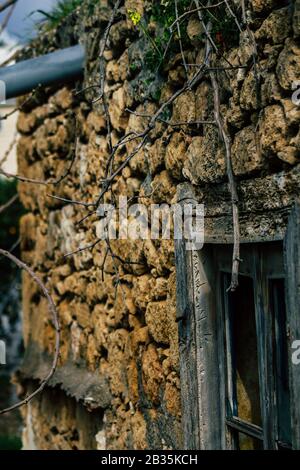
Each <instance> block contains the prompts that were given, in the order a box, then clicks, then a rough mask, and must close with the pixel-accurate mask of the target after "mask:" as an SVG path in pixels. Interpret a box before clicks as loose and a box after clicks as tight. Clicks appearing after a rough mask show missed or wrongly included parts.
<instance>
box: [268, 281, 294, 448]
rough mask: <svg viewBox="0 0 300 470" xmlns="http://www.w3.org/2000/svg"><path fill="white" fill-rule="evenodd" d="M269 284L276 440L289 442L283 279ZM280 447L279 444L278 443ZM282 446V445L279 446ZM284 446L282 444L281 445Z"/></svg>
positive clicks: (287, 363) (289, 426) (289, 419)
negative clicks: (275, 398)
mask: <svg viewBox="0 0 300 470" xmlns="http://www.w3.org/2000/svg"><path fill="white" fill-rule="evenodd" d="M270 284H271V289H270V291H271V308H272V313H273V318H274V322H273V324H274V328H273V344H274V375H275V384H276V392H277V400H276V407H277V417H278V440H279V441H280V442H281V443H282V444H284V443H285V444H291V441H292V439H291V437H292V436H291V434H292V430H291V411H290V393H289V361H288V349H287V332H286V311H285V298H284V280H283V279H276V280H272V281H270ZM279 447H280V445H279ZM281 447H282V446H281ZM283 447H284V446H283Z"/></svg>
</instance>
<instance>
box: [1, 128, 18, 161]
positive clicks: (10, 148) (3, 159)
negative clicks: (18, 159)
mask: <svg viewBox="0 0 300 470" xmlns="http://www.w3.org/2000/svg"><path fill="white" fill-rule="evenodd" d="M17 138H18V136H17V133H15V135H14V138H13V140H12V142H11V143H10V145H9V147H8V149H7V150H6V152H5V154H4V155H3V157H2V158H1V160H0V168H1V167H2V165H3V164H4V163H5V162H6V160H7V159H8V157H9V155H10V152H11V151H12V149H13V148H14V146H15V145H16V143H17Z"/></svg>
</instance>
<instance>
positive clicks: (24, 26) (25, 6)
mask: <svg viewBox="0 0 300 470" xmlns="http://www.w3.org/2000/svg"><path fill="white" fill-rule="evenodd" d="M2 1H3V0H0V4H1V3H2ZM56 3H57V0H42V1H41V0H18V3H17V6H16V7H15V10H14V13H13V15H12V17H11V19H10V22H9V24H8V27H7V30H8V32H9V33H10V34H13V35H15V36H17V37H18V39H19V40H20V41H21V42H25V41H26V40H27V39H28V38H29V37H30V36H31V37H32V36H33V35H34V23H35V22H36V21H38V19H39V18H41V15H40V14H38V13H34V14H33V15H31V13H32V12H34V11H35V10H39V9H40V10H45V11H49V10H51V8H52V7H53V6H54V5H55V4H56ZM7 11H8V10H6V11H5V12H3V13H2V14H0V23H1V21H3V18H4V16H5V15H6V14H7ZM29 15H31V16H29Z"/></svg>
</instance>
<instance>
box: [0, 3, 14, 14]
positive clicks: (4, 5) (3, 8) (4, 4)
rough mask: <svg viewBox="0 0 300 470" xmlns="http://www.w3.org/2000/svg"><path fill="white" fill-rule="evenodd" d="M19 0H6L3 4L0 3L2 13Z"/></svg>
mask: <svg viewBox="0 0 300 470" xmlns="http://www.w3.org/2000/svg"><path fill="white" fill-rule="evenodd" d="M17 1H18V0H7V1H6V2H4V3H2V5H0V13H1V12H2V11H4V10H6V8H8V7H10V6H11V5H14V4H15V3H17Z"/></svg>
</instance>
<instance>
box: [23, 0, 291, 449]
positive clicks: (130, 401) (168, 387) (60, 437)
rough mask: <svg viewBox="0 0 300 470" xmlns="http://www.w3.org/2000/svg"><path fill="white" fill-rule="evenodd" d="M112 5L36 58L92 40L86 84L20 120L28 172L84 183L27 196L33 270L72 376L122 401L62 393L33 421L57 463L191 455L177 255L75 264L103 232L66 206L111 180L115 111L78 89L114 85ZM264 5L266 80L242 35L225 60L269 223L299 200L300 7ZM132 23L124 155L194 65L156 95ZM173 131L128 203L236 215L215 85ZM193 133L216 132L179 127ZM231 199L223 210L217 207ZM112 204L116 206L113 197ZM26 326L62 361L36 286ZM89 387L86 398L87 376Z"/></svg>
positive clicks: (230, 94)
mask: <svg viewBox="0 0 300 470" xmlns="http://www.w3.org/2000/svg"><path fill="white" fill-rule="evenodd" d="M112 3H113V2H106V1H103V2H99V5H97V6H96V7H95V10H94V12H93V14H91V13H90V9H89V8H87V6H86V2H83V7H82V9H81V11H80V14H79V13H76V12H75V13H74V15H72V17H71V19H70V18H69V19H67V20H66V21H65V23H62V25H61V26H60V27H59V28H58V30H57V31H56V32H54V33H45V34H44V36H42V38H41V39H40V40H39V41H35V42H34V43H33V45H32V47H31V48H29V49H28V50H27V51H25V52H24V56H25V57H26V55H27V56H30V55H32V54H33V55H40V54H42V53H46V52H49V51H52V50H55V49H58V48H60V47H66V46H68V45H72V43H76V42H77V41H78V40H79V39H80V40H81V41H83V42H84V43H85V44H86V48H87V64H86V71H85V79H84V81H83V82H80V83H77V84H70V85H66V86H61V87H59V86H58V87H56V88H50V89H47V90H46V91H45V92H44V93H41V94H40V95H38V96H37V97H36V98H35V100H34V101H33V102H31V103H30V104H28V105H27V106H26V107H24V109H23V110H22V112H21V113H20V117H19V122H18V130H19V132H20V134H21V137H20V141H19V145H18V161H19V170H18V173H19V174H21V175H26V176H27V177H28V178H35V179H42V180H44V179H50V180H52V181H53V180H55V179H60V178H61V177H62V176H64V175H65V173H66V172H67V170H68V169H69V168H70V170H69V172H68V175H67V176H66V177H65V178H64V179H63V180H62V181H61V182H60V184H57V185H48V186H44V185H36V184H28V183H26V184H25V183H20V184H19V193H20V198H21V201H22V203H23V204H24V206H25V208H26V210H27V214H26V215H25V216H24V217H23V218H22V221H21V235H22V253H23V254H22V256H23V259H24V261H25V262H27V263H28V264H29V265H30V266H31V267H32V268H33V269H34V271H35V272H36V273H37V274H38V275H39V276H40V277H41V279H43V281H44V282H45V284H46V285H47V287H48V288H49V290H50V292H51V294H52V296H53V299H54V301H55V303H56V305H57V308H58V313H59V319H60V323H61V328H62V333H61V335H62V345H61V354H60V359H59V368H58V369H60V368H63V367H69V365H70V364H72V367H76V368H78V370H80V371H81V372H86V373H92V374H95V375H96V376H99V379H100V378H101V381H102V382H101V383H103V384H105V383H106V384H107V390H106V394H105V396H107V397H109V399H108V401H109V403H106V402H105V404H103V403H102V404H100V405H99V404H98V405H95V406H96V408H93V407H92V406H90V404H89V400H87V398H89V397H86V396H80V397H77V398H76V399H77V403H75V401H74V400H75V398H70V397H69V396H68V394H67V391H66V388H67V387H66V386H65V387H64V383H61V385H60V387H59V391H58V385H57V384H56V385H55V384H54V385H52V386H51V387H50V386H49V388H48V389H47V392H46V393H45V395H43V396H42V397H41V398H38V399H36V400H35V401H34V402H33V403H32V405H30V407H28V408H27V410H26V409H25V410H24V420H25V423H27V424H26V429H27V431H28V432H27V437H26V439H27V441H28V439H29V441H30V440H32V441H33V442H35V443H36V446H37V447H38V448H41V449H47V448H55V449H72V448H88V447H90V448H96V447H97V446H98V448H107V449H149V448H150V449H162V448H166V449H173V448H182V442H183V440H182V428H181V403H180V374H179V354H178V332H177V324H176V321H175V317H176V314H175V311H176V281H175V278H176V273H175V266H174V264H175V263H174V247H173V242H172V240H170V241H169V240H113V241H112V242H111V248H112V250H113V253H114V254H115V257H112V256H108V257H106V256H105V253H106V243H105V242H101V243H99V244H97V245H96V246H95V247H94V248H93V250H85V251H82V252H80V253H77V254H75V255H73V256H70V257H67V258H66V257H64V255H66V254H67V253H70V252H72V251H74V250H77V249H78V248H80V247H84V246H86V245H89V244H91V243H93V241H95V237H96V234H97V231H98V230H99V219H98V217H97V215H95V214H93V215H91V216H90V217H89V218H88V219H87V220H85V221H84V222H82V223H80V224H78V222H79V221H81V219H82V218H83V217H84V216H86V215H87V211H86V210H85V208H84V207H81V206H77V205H73V204H69V203H67V202H62V201H60V200H58V199H55V198H51V197H50V196H58V197H60V198H64V199H71V200H75V201H84V202H89V203H90V202H93V201H94V200H95V198H97V195H98V194H99V192H100V180H101V179H103V178H104V177H105V168H106V164H107V160H108V157H109V142H108V139H107V129H106V126H107V124H106V118H105V114H104V111H103V107H102V105H101V103H97V104H96V105H94V106H92V105H91V100H92V99H95V98H97V92H98V90H97V89H94V90H88V91H86V92H85V93H82V94H80V95H77V96H75V95H74V93H73V92H72V90H73V89H74V86H75V85H76V86H77V88H78V89H81V88H83V87H85V86H88V85H91V84H94V83H99V30H100V29H101V28H104V27H105V26H106V25H107V21H108V18H109V16H110V12H111V6H112ZM248 3H249V4H250V5H249V8H250V13H251V15H250V16H251V18H252V23H251V27H252V28H253V29H254V36H255V39H256V42H257V50H258V56H257V57H256V62H257V64H256V71H255V69H254V67H253V46H252V45H251V41H250V42H249V38H248V39H247V36H246V34H245V32H242V33H241V37H240V46H239V47H234V48H228V49H226V50H225V51H224V55H225V58H226V59H227V60H228V61H230V63H231V64H233V65H234V66H241V67H244V66H247V69H245V68H240V69H234V70H228V71H227V73H226V75H225V74H224V73H223V74H220V77H219V78H220V83H221V111H222V114H223V116H224V122H225V125H226V128H227V130H228V133H229V135H230V139H231V143H232V164H233V170H234V173H235V175H236V177H237V180H238V183H239V193H240V195H241V198H242V200H243V204H244V206H243V207H245V208H246V209H247V210H248V211H249V212H251V213H252V215H253V220H255V214H256V211H257V213H260V212H261V208H263V209H265V208H266V207H267V208H269V207H270V208H272V207H275V206H276V209H280V208H281V207H283V206H284V207H285V206H286V205H287V204H289V202H287V201H290V198H291V196H292V197H293V195H295V194H296V191H297V189H296V188H299V163H300V161H299V146H300V137H299V107H297V105H296V104H294V103H293V102H292V99H291V97H292V93H293V90H292V83H293V81H295V80H297V79H299V64H300V61H299V45H298V36H297V34H299V33H297V30H298V29H299V28H298V29H297V24H299V2H298V1H297V2H296V5H295V9H294V10H292V9H290V8H289V7H284V8H283V7H282V4H281V2H279V1H276V0H252V1H250V2H248ZM124 8H125V10H128V9H132V8H134V9H137V10H138V11H139V12H140V13H141V14H145V12H146V11H147V8H149V2H144V1H138V2H133V1H131V0H126V1H125V5H124ZM125 10H124V11H125ZM124 18H125V16H124V15H123V17H121V18H120V19H118V21H117V22H116V23H115V24H114V25H113V27H112V29H111V33H110V41H109V47H108V48H107V49H106V51H105V59H106V79H107V80H106V85H105V93H106V96H107V102H108V111H109V118H110V125H111V136H112V144H113V145H114V144H115V143H116V142H117V140H118V139H119V138H120V137H121V136H123V135H124V134H125V133H128V132H130V131H135V132H142V131H143V130H144V129H145V127H146V126H147V123H148V122H149V120H148V118H147V117H143V115H149V114H153V113H154V112H155V111H156V110H157V109H158V107H159V105H160V104H162V102H164V101H165V100H167V99H168V98H169V97H170V96H171V95H172V94H173V93H174V91H175V90H178V89H179V88H180V87H181V86H182V83H183V82H184V78H185V74H184V69H183V68H182V59H181V55H180V54H179V55H178V56H176V57H175V58H174V60H172V61H170V62H169V63H168V64H167V65H166V67H165V69H164V71H163V75H164V76H163V77H162V79H160V80H161V81H159V82H157V81H156V80H153V81H152V82H151V83H148V85H145V77H146V76H145V73H147V72H145V71H144V70H143V67H142V66H141V63H142V62H141V57H142V55H143V46H144V38H143V37H142V35H139V34H138V33H137V31H136V29H135V28H134V27H133V25H132V22H130V21H129V20H128V18H127V19H124ZM297 22H298V23H297ZM70 28H71V30H72V35H70V34H68V31H70ZM199 34H201V28H199V24H198V23H197V20H196V18H195V17H192V18H191V20H190V21H189V25H188V35H189V37H190V39H191V41H192V42H191V47H190V49H189V50H188V51H186V56H187V58H188V62H189V63H196V62H197V63H199V61H200V60H201V58H203V55H204V44H203V42H202V41H201V40H200V41H199ZM68 38H69V39H68ZM70 38H73V39H70ZM133 64H134V67H133ZM224 65H227V66H228V63H227V62H224ZM148 79H149V77H148ZM150 81H151V80H150ZM158 90H159V93H157V91H158ZM127 108H130V109H133V110H134V111H136V113H135V114H132V113H129V112H128V110H127ZM168 119H170V121H171V122H172V123H173V124H174V125H167V124H166V123H161V122H159V123H157V124H156V126H155V128H154V129H153V130H152V131H151V133H150V135H149V138H148V141H147V143H146V145H145V146H144V147H143V148H142V149H141V150H140V152H138V153H137V154H136V155H135V156H134V158H133V159H132V160H131V161H130V163H129V164H128V165H127V166H126V167H125V168H124V169H123V171H122V172H121V173H120V174H119V176H118V177H117V178H116V180H115V182H114V184H113V187H112V189H113V192H114V195H115V197H118V196H120V195H122V196H127V197H128V198H137V197H139V198H140V202H143V203H144V204H145V205H146V207H149V206H150V204H151V203H155V204H162V203H168V204H171V203H172V202H175V201H176V187H177V185H178V184H179V183H182V182H185V181H187V182H189V183H191V184H193V185H195V186H197V191H198V195H199V200H200V201H201V202H203V203H204V204H206V207H207V210H208V212H210V214H211V215H212V217H213V218H214V219H215V220H216V217H217V216H218V215H222V214H228V213H230V195H229V192H228V186H227V175H226V161H225V151H224V146H223V144H222V142H221V140H220V136H219V132H218V130H217V127H216V125H215V124H214V123H213V122H212V121H214V113H213V96H212V91H211V87H210V83H209V77H208V76H207V77H205V78H204V79H203V81H202V82H201V83H200V84H198V85H197V87H196V88H195V89H192V90H188V91H186V92H185V93H184V94H182V95H181V96H180V97H178V98H177V99H176V100H175V102H174V103H173V107H172V109H171V112H170V116H169V117H168ZM182 121H184V122H189V121H209V123H205V122H203V123H202V124H201V123H200V124H197V125H194V126H190V125H183V126H178V125H176V123H180V122H182ZM135 145H136V144H135V142H134V141H131V142H127V144H126V148H125V149H124V150H123V151H121V152H117V154H116V159H115V168H117V167H118V165H119V164H120V163H121V162H123V161H124V159H125V158H126V156H127V155H128V154H129V153H130V152H132V151H133V150H134V148H135ZM75 147H76V157H75V158H74V152H75ZM73 158H74V162H73V164H72V165H71V162H72V159H73ZM274 188H275V189H274ZM268 190H269V192H270V193H271V195H270V194H268ZM272 191H273V193H272ZM218 194H221V195H222V197H221V198H220V202H218V203H217V204H216V200H217V195H218ZM105 202H107V203H110V202H111V199H110V197H109V196H106V197H105ZM254 224H259V222H258V221H256V222H254ZM268 231H269V232H270V233H271V232H272V227H269V228H268ZM269 232H268V233H269ZM105 259H106V262H105V264H104V261H105ZM121 260H125V261H126V262H127V263H125V264H124V263H123V262H121ZM23 312H24V338H25V345H26V347H27V348H29V347H30V345H32V344H34V345H35V348H34V350H35V351H36V352H35V354H37V355H38V354H39V353H40V355H41V361H43V354H46V355H47V357H48V356H51V354H53V348H54V330H53V326H52V323H51V320H50V317H49V312H48V308H47V303H46V301H45V300H44V298H43V297H42V295H41V293H40V292H39V291H38V289H37V287H36V285H35V284H34V283H33V282H32V280H31V279H29V277H28V276H27V275H24V277H23ZM80 377H83V375H82V374H81V375H80ZM26 378H27V379H28V378H30V377H26ZM31 378H35V379H36V378H37V377H31ZM73 380H74V383H75V385H76V375H74V378H73ZM103 386H104V385H103ZM97 403H98V402H97ZM51 404H52V405H53V406H54V407H55V409H53V407H52V405H51ZM78 407H79V408H78ZM86 410H88V411H86ZM87 416H89V417H87ZM89 420H90V421H89ZM91 422H92V423H93V424H91ZM86 426H88V427H89V429H91V426H92V429H93V436H94V437H91V436H89V438H88V439H83V436H84V433H85V430H86ZM28 433H29V434H28ZM28 435H29V437H28Z"/></svg>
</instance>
